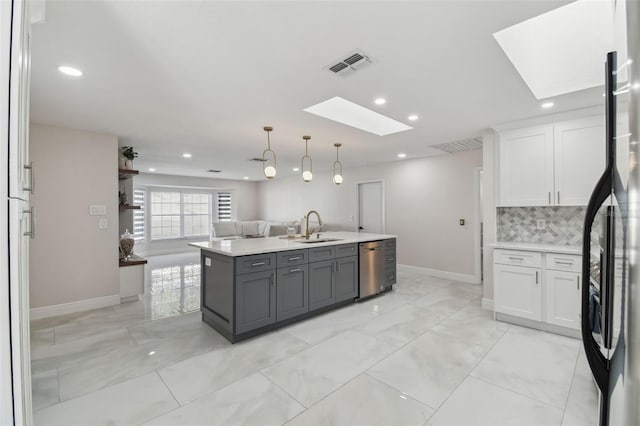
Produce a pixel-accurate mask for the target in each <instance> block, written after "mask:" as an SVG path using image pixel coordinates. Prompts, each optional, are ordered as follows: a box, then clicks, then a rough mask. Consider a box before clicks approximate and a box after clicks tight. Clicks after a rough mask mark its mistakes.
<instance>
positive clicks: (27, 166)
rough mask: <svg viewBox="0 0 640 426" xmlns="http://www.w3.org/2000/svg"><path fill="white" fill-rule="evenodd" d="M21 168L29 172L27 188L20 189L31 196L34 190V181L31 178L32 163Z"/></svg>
mask: <svg viewBox="0 0 640 426" xmlns="http://www.w3.org/2000/svg"><path fill="white" fill-rule="evenodd" d="M23 167H24V169H25V170H28V171H29V186H23V187H22V189H23V190H24V191H28V192H30V193H32V194H33V193H34V191H35V189H36V180H35V178H34V176H33V162H31V163H29V164H25V165H24V166H23Z"/></svg>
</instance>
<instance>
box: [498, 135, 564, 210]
mask: <svg viewBox="0 0 640 426" xmlns="http://www.w3.org/2000/svg"><path fill="white" fill-rule="evenodd" d="M498 149H499V157H500V160H499V176H500V179H499V183H500V191H499V193H500V200H499V204H498V205H499V206H507V207H508V206H549V205H552V203H553V199H552V196H551V193H552V191H553V126H540V127H531V128H527V129H518V130H513V131H508V132H502V133H500V142H499V146H498Z"/></svg>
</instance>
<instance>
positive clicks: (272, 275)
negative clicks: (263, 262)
mask: <svg viewBox="0 0 640 426" xmlns="http://www.w3.org/2000/svg"><path fill="white" fill-rule="evenodd" d="M271 285H272V286H273V287H275V286H276V273H275V272H274V273H272V274H271Z"/></svg>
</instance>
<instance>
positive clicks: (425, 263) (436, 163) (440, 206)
mask: <svg viewBox="0 0 640 426" xmlns="http://www.w3.org/2000/svg"><path fill="white" fill-rule="evenodd" d="M481 166H482V151H481V150H475V151H467V152H463V153H458V154H447V155H441V156H436V157H428V158H420V159H412V160H405V161H395V162H392V163H386V164H379V165H375V166H368V167H363V168H356V169H350V168H349V165H348V164H345V165H344V171H345V174H344V178H345V183H344V184H342V185H340V186H336V185H334V184H333V183H332V181H331V175H330V174H329V173H328V172H316V173H314V178H313V181H312V182H309V183H304V182H302V178H301V177H300V176H297V177H292V178H286V179H276V180H273V181H265V182H260V183H259V191H258V196H259V198H260V204H259V206H260V217H261V218H263V219H267V220H274V221H285V220H292V219H300V218H301V217H302V216H303V215H304V214H305V213H306V212H307V211H308V210H310V209H316V210H318V211H319V212H320V215H321V216H322V219H323V221H324V222H328V223H336V224H344V225H347V226H350V227H352V228H355V226H356V222H357V217H356V215H357V197H356V191H357V189H356V188H357V187H356V183H357V182H362V181H368V180H378V179H382V180H384V182H385V197H386V232H387V233H388V234H396V235H398V263H400V264H405V265H411V266H417V267H421V268H426V269H431V270H435V271H444V272H449V273H455V274H463V275H468V276H472V275H473V274H474V266H475V264H474V262H475V258H474V255H475V252H476V247H474V232H475V231H476V228H477V227H478V226H479V223H478V220H477V219H476V217H477V215H476V212H474V205H475V201H474V197H475V196H476V194H477V189H478V188H474V171H475V169H477V168H478V167H481ZM476 208H477V207H476ZM460 218H464V219H466V226H459V224H458V220H459V219H460Z"/></svg>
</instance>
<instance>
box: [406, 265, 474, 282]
mask: <svg viewBox="0 0 640 426" xmlns="http://www.w3.org/2000/svg"><path fill="white" fill-rule="evenodd" d="M398 268H401V269H404V270H406V271H413V272H420V273H423V274H426V275H431V276H433V277H437V278H444V279H446V280H453V281H459V282H463V283H469V284H480V280H479V279H478V278H477V277H475V276H473V275H467V274H459V273H457V272H449V271H440V270H438V269H429V268H421V267H419V266H412V265H401V264H398Z"/></svg>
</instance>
